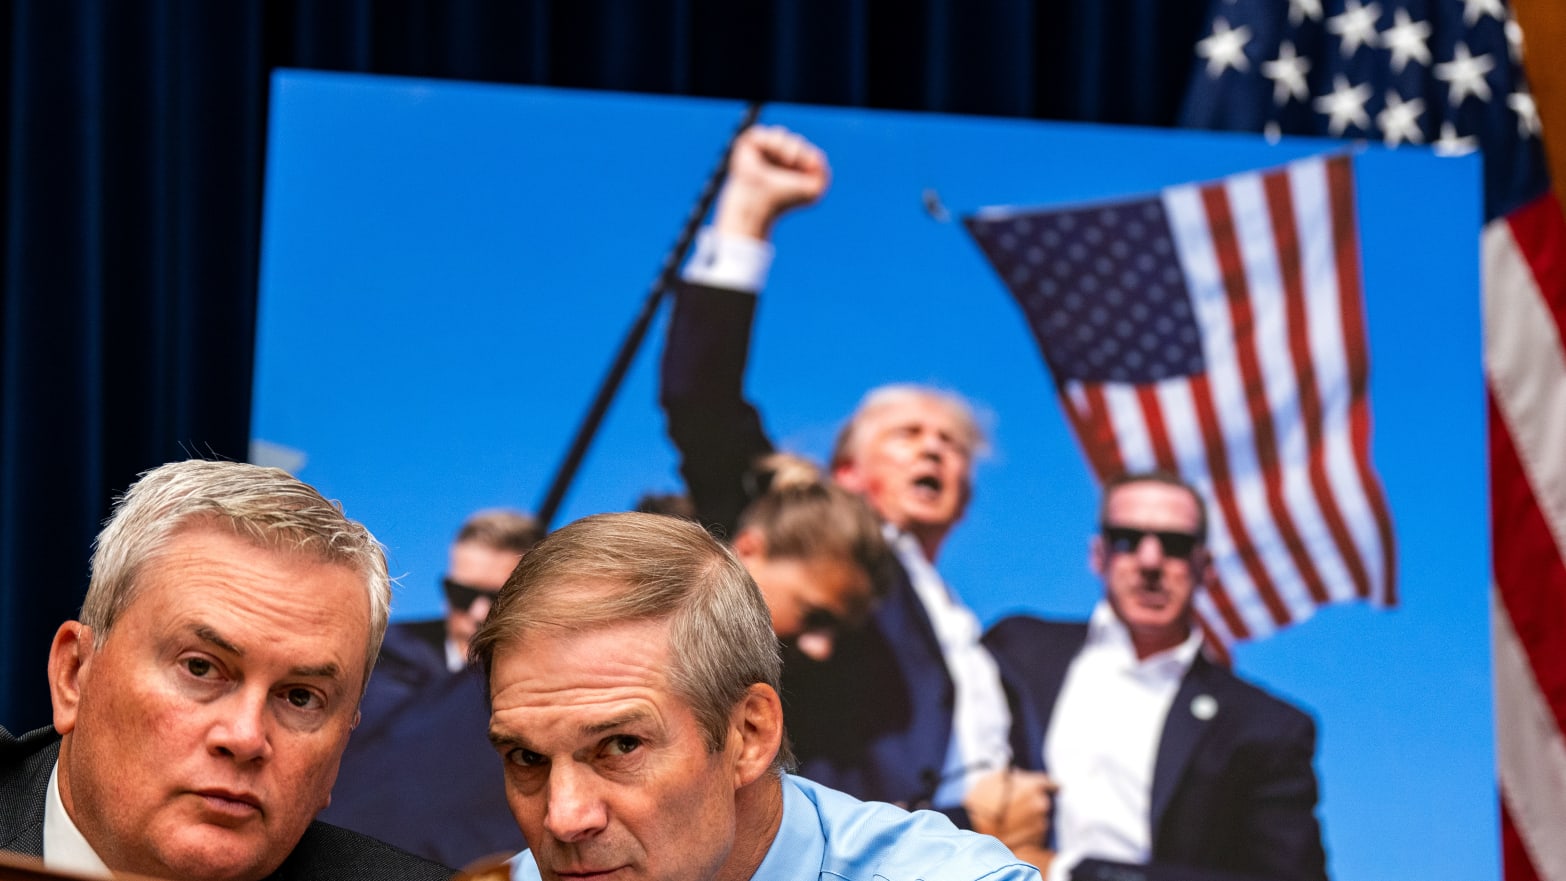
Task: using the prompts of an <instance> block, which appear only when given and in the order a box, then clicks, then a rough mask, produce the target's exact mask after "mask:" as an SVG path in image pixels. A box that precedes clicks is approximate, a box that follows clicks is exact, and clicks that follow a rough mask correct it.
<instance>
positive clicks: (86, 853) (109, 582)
mask: <svg viewBox="0 0 1566 881" xmlns="http://www.w3.org/2000/svg"><path fill="white" fill-rule="evenodd" d="M390 598H391V587H390V581H389V579H388V577H387V572H386V558H385V555H384V552H383V551H382V550H381V546H380V544H379V543H378V542H376V540H375V538H374V537H373V536H372V535H370V533H369V531H368V530H366V529H365V528H364V526H363V525H361V524H359V523H357V522H355V521H353V520H349V519H348V518H347V517H345V516H344V515H343V513H342V510H341V509H340V508H339V507H337V506H336V505H335V504H333V503H331V502H328V501H327V500H326V499H324V498H322V497H321V495H320V494H319V493H317V492H316V491H315V490H314V489H313V488H311V487H309V486H307V485H305V484H303V483H300V482H299V481H298V480H295V479H294V478H293V477H290V476H289V475H288V474H287V473H285V472H283V471H279V470H277V469H272V468H259V467H256V466H253V465H245V464H241V463H234V462H201V461H189V462H179V463H175V464H171V465H164V466H161V467H159V468H155V469H153V470H151V471H149V472H147V473H146V474H144V475H142V477H141V478H140V479H139V480H138V481H137V482H136V484H135V485H134V486H132V487H131V489H130V491H129V492H128V493H126V495H125V496H124V497H123V498H122V499H121V500H120V501H119V503H118V504H117V505H116V506H115V510H114V514H113V516H112V517H111V518H110V520H109V522H108V525H106V526H105V527H104V529H103V531H102V532H101V533H99V536H98V540H97V543H96V547H95V550H94V554H93V559H92V576H91V581H90V584H89V586H88V590H87V597H86V601H85V602H84V603H83V605H82V616H81V620H80V621H67V622H66V623H64V624H63V625H61V626H60V629H59V630H58V631H57V632H56V634H55V637H54V642H53V643H52V645H51V647H50V653H49V670H48V676H49V686H50V694H51V698H52V701H53V707H54V725H53V729H54V730H53V732H51V731H49V730H47V729H44V730H41V731H37V732H33V733H32V734H29V735H27V736H26V737H24V738H22V739H20V740H17V739H15V738H12V737H11V736H10V735H9V733H4V732H0V804H3V805H4V806H5V807H4V808H3V809H0V847H4V848H5V849H7V850H10V851H13V852H16V853H23V854H30V855H33V856H42V857H43V859H44V862H45V864H46V865H48V866H50V867H51V868H55V869H59V870H62V871H69V872H76V873H79V874H88V875H105V874H108V873H109V872H116V873H121V872H123V873H134V874H140V875H148V876H152V877H156V878H165V879H169V881H260V879H265V878H279V879H282V878H287V879H328V878H370V877H384V878H415V879H422V878H429V879H434V878H444V877H448V876H449V875H450V874H451V873H450V870H448V869H446V868H445V867H443V866H440V865H438V864H435V863H431V862H428V861H426V860H422V859H420V858H418V857H415V856H413V855H411V854H407V853H404V852H401V851H399V850H396V849H395V848H392V847H389V846H386V845H383V844H380V843H378V842H374V841H371V840H369V839H366V838H364V837H363V836H360V835H355V834H353V833H350V832H347V831H345V830H341V829H336V828H334V827H331V826H327V825H325V824H321V823H316V822H314V821H315V816H316V814H317V813H319V812H320V810H321V809H322V808H324V807H325V806H326V803H327V801H328V800H329V798H330V793H331V789H332V783H333V781H334V779H335V778H336V775H337V766H338V761H339V759H340V758H341V756H342V753H343V748H344V747H345V746H346V745H347V743H348V735H349V732H350V731H351V730H352V728H353V726H354V723H355V721H356V720H357V718H358V705H359V698H360V696H361V695H362V694H363V692H364V686H365V682H366V681H367V680H368V679H369V674H370V667H371V664H372V662H373V661H374V659H375V654H376V650H377V648H378V647H379V645H380V642H381V636H382V634H383V633H384V632H385V629H386V619H387V611H388V607H389V605H390Z"/></svg>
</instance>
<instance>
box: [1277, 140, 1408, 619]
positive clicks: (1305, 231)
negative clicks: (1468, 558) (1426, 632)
mask: <svg viewBox="0 0 1566 881" xmlns="http://www.w3.org/2000/svg"><path fill="white" fill-rule="evenodd" d="M1327 167H1328V166H1325V165H1324V166H1322V167H1321V168H1320V176H1319V177H1318V178H1316V180H1315V182H1314V183H1313V184H1312V185H1310V186H1297V187H1295V188H1294V202H1295V204H1296V205H1297V206H1298V213H1299V217H1300V218H1301V219H1302V220H1301V224H1300V228H1301V230H1302V233H1301V242H1302V245H1303V255H1304V256H1303V264H1302V267H1301V268H1302V271H1303V273H1304V276H1305V289H1306V291H1307V294H1306V309H1307V311H1308V312H1309V315H1310V317H1309V319H1308V323H1309V325H1310V328H1311V345H1312V348H1313V349H1314V350H1315V352H1316V356H1317V357H1316V363H1315V367H1316V369H1315V382H1316V385H1317V388H1319V389H1320V391H1321V401H1322V408H1323V409H1322V440H1323V447H1322V449H1321V451H1320V459H1321V467H1322V471H1323V472H1324V474H1325V477H1326V480H1327V482H1328V484H1329V485H1330V486H1331V487H1332V498H1334V499H1336V500H1337V504H1338V506H1339V510H1340V511H1341V512H1342V514H1343V517H1344V519H1345V520H1346V521H1347V522H1348V524H1349V532H1350V535H1351V536H1352V537H1353V541H1354V547H1355V551H1354V554H1353V559H1355V560H1356V561H1357V563H1358V564H1359V565H1360V566H1362V567H1363V568H1364V569H1365V570H1366V572H1367V575H1368V577H1369V586H1370V587H1369V592H1370V598H1371V599H1372V600H1375V601H1380V599H1381V597H1382V595H1383V590H1382V588H1381V584H1382V579H1383V578H1384V577H1385V575H1386V573H1385V569H1384V567H1383V563H1382V553H1381V550H1380V547H1379V544H1378V541H1379V540H1378V532H1377V527H1376V517H1375V514H1374V512H1373V510H1372V508H1371V504H1370V500H1369V496H1368V495H1367V493H1366V489H1365V487H1363V486H1361V485H1360V482H1359V470H1358V469H1357V468H1356V467H1355V465H1354V449H1353V438H1352V437H1351V434H1350V432H1351V423H1350V406H1351V404H1352V403H1353V401H1354V400H1355V398H1356V396H1358V395H1363V394H1364V390H1363V389H1362V388H1361V389H1357V390H1356V388H1355V387H1354V385H1353V382H1352V377H1351V376H1350V373H1349V369H1350V368H1349V363H1348V361H1349V344H1348V342H1347V339H1346V335H1347V333H1348V328H1347V327H1346V326H1345V323H1344V320H1343V312H1344V310H1345V309H1356V310H1358V309H1362V308H1363V306H1362V304H1360V303H1359V302H1358V301H1346V300H1345V297H1346V295H1347V294H1351V293H1353V292H1352V291H1348V292H1345V291H1343V290H1341V289H1340V288H1339V282H1338V278H1339V269H1338V261H1337V257H1336V253H1337V246H1338V245H1337V242H1338V239H1339V237H1340V236H1342V235H1352V234H1353V229H1352V227H1350V228H1347V229H1344V228H1341V225H1335V224H1334V220H1333V218H1334V217H1335V216H1336V215H1337V209H1335V208H1334V207H1333V200H1334V196H1335V194H1334V193H1333V192H1332V184H1331V179H1330V177H1329V176H1328V174H1327ZM1345 589H1347V590H1349V591H1350V592H1352V594H1353V595H1354V596H1360V595H1361V594H1360V591H1359V589H1358V588H1357V587H1356V586H1354V585H1348V586H1347V587H1346V588H1345Z"/></svg>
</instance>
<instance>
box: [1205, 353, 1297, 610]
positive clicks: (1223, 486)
mask: <svg viewBox="0 0 1566 881" xmlns="http://www.w3.org/2000/svg"><path fill="white" fill-rule="evenodd" d="M1191 400H1192V402H1193V403H1195V404H1196V419H1197V422H1198V423H1199V424H1200V425H1201V426H1202V439H1203V441H1204V442H1205V443H1206V446H1207V468H1208V471H1209V472H1210V473H1211V474H1212V486H1213V497H1214V498H1215V499H1216V500H1217V502H1218V509H1219V511H1218V513H1220V514H1221V515H1222V516H1223V521H1224V525H1225V527H1226V528H1227V529H1228V531H1229V533H1230V535H1232V536H1233V538H1234V544H1235V549H1236V550H1237V551H1238V552H1239V558H1240V562H1241V564H1242V565H1243V566H1244V567H1245V574H1246V575H1247V576H1248V577H1249V578H1250V581H1251V583H1252V584H1253V585H1254V586H1255V588H1256V598H1257V599H1259V600H1260V601H1261V603H1262V605H1263V606H1264V607H1265V609H1266V611H1267V619H1268V620H1267V622H1266V623H1265V624H1262V625H1261V627H1258V626H1257V621H1256V619H1255V618H1254V617H1252V616H1250V615H1247V616H1246V621H1247V622H1248V626H1247V627H1246V630H1248V631H1252V632H1255V631H1257V630H1264V632H1266V631H1268V630H1270V627H1268V625H1269V624H1270V625H1272V626H1281V625H1284V624H1287V623H1289V612H1288V609H1287V608H1285V607H1284V605H1283V600H1282V599H1280V598H1279V597H1278V591H1277V588H1276V587H1274V585H1273V583H1272V578H1271V576H1270V575H1269V574H1268V572H1267V567H1266V566H1264V565H1263V564H1262V561H1261V557H1260V555H1259V554H1258V553H1257V550H1256V542H1254V541H1252V540H1251V537H1250V534H1249V533H1250V530H1249V528H1248V526H1247V523H1246V520H1245V518H1244V517H1242V516H1241V515H1240V503H1239V499H1238V498H1237V497H1236V495H1235V493H1234V480H1233V478H1232V476H1231V475H1230V473H1229V452H1228V450H1227V449H1225V448H1224V439H1223V429H1222V428H1220V427H1219V425H1218V411H1217V408H1216V407H1215V406H1214V405H1213V396H1212V389H1211V387H1210V386H1209V384H1208V382H1207V378H1206V377H1205V376H1198V377H1194V378H1193V379H1192V380H1191Z"/></svg>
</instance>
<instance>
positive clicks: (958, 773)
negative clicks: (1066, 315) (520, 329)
mask: <svg viewBox="0 0 1566 881" xmlns="http://www.w3.org/2000/svg"><path fill="white" fill-rule="evenodd" d="M828 177H829V174H828V170H827V165H826V157H825V156H824V155H823V154H822V153H821V151H820V150H818V149H817V148H816V147H815V146H814V145H812V144H811V143H810V142H809V141H807V140H805V139H804V138H802V137H800V136H799V135H797V134H795V133H793V132H789V131H787V130H785V129H781V128H776V127H766V126H757V127H754V128H752V129H749V130H747V131H746V132H744V133H743V134H742V135H741V136H740V138H739V139H738V140H737V141H736V143H735V145H734V149H733V151H732V152H731V154H730V160H729V177H728V179H727V182H726V183H725V184H724V188H723V191H722V193H721V195H720V196H719V199H718V202H717V208H716V211H715V212H714V215H713V224H712V227H711V228H710V229H707V230H704V231H703V234H702V237H701V238H700V239H699V240H698V244H697V247H696V253H695V255H694V256H693V257H692V259H691V262H690V264H689V265H687V267H686V269H685V281H686V283H685V284H684V285H683V286H682V287H681V288H680V289H679V291H678V296H677V299H676V301H675V309H674V315H673V317H672V318H671V320H670V323H669V333H668V343H667V345H666V347H665V349H664V361H663V376H662V389H661V401H662V403H663V407H664V410H665V413H666V414H667V416H668V428H669V436H670V437H671V438H672V439H673V441H674V444H675V446H676V447H677V448H678V449H679V451H680V453H681V466H680V467H681V471H682V473H683V475H684V477H685V481H686V486H687V487H688V488H689V490H690V495H691V498H692V499H693V500H694V502H695V506H696V510H697V515H698V518H699V519H700V520H701V522H702V523H704V524H707V525H709V526H711V527H714V528H716V529H718V530H719V531H721V532H723V533H725V534H728V535H733V534H734V526H735V518H736V517H737V516H738V513H739V511H740V510H741V509H742V508H743V507H744V506H745V504H746V503H747V502H748V501H749V499H750V497H751V495H752V490H753V486H754V483H755V481H754V480H753V479H752V478H751V473H750V469H751V463H753V462H755V461H756V460H757V459H758V458H760V457H761V456H763V455H765V454H767V453H770V452H772V449H773V447H772V442H771V440H770V439H769V438H768V437H767V435H766V432H765V431H764V430H763V428H762V424H761V417H760V414H759V412H758V411H757V409H756V408H755V407H754V406H753V405H752V404H751V403H750V402H749V401H747V400H745V398H744V396H743V393H742V392H743V384H744V383H743V379H744V373H745V367H746V361H747V358H748V354H749V339H750V332H751V323H752V318H753V316H754V312H755V309H756V303H757V299H758V297H757V292H758V291H759V290H760V288H761V285H762V281H763V280H764V277H765V275H766V272H767V269H768V268H769V266H770V262H771V258H772V246H771V244H770V243H769V241H768V239H769V237H770V235H771V230H772V227H773V225H774V224H775V223H776V221H777V220H778V219H779V218H780V217H781V216H782V215H783V214H785V213H786V212H788V211H789V210H792V209H794V208H796V207H798V206H801V205H808V204H811V203H812V202H814V201H815V200H816V199H818V198H820V196H821V195H822V194H823V193H824V192H825V190H826V187H827V180H828ZM982 445H983V435H982V432H981V431H980V430H979V427H978V425H977V423H976V420H975V419H974V416H973V413H972V411H971V408H970V407H969V405H968V404H967V402H966V401H964V400H963V399H962V398H961V397H959V396H957V395H955V394H951V393H949V392H945V391H941V390H938V389H934V388H930V387H928V386H919V385H891V386H884V387H882V388H879V389H876V390H873V391H872V392H870V393H869V394H868V395H866V396H865V398H864V401H863V402H862V403H861V404H860V406H859V407H858V408H857V409H856V410H855V412H854V414H853V416H852V417H851V418H850V419H849V421H848V423H847V425H846V427H845V428H844V430H843V431H842V433H841V435H840V436H839V438H838V443H837V447H836V449H835V451H834V452H833V456H832V462H831V472H832V477H833V479H834V480H835V481H836V482H837V483H838V484H839V485H840V486H843V487H844V488H846V489H849V490H852V491H854V492H857V493H859V494H860V495H862V496H863V497H864V499H865V501H866V502H868V503H869V505H870V507H871V508H872V509H873V510H874V511H875V513H876V514H877V516H879V517H880V519H881V522H882V524H883V525H884V528H885V534H886V538H887V541H888V543H889V544H890V545H891V547H892V550H893V553H894V555H895V556H896V559H897V562H898V564H899V565H898V566H896V567H894V568H895V570H896V571H895V572H894V574H893V577H892V578H891V579H890V583H889V584H887V585H886V590H885V593H884V596H883V597H882V599H881V602H880V604H879V606H878V607H877V608H876V609H875V611H874V612H873V613H872V615H871V617H870V620H869V622H868V623H867V625H866V626H865V627H863V628H861V629H860V630H858V631H856V632H845V633H843V634H841V636H840V637H839V638H838V640H837V648H836V651H835V652H834V653H833V655H832V657H831V658H830V659H827V660H825V661H816V660H813V659H810V658H805V657H799V656H798V655H797V654H791V655H789V656H788V657H787V658H786V659H785V663H784V699H785V701H786V702H787V705H788V711H789V730H790V734H791V735H792V737H793V739H794V743H795V746H796V749H797V751H798V754H799V759H800V770H801V773H803V774H804V775H805V776H808V777H811V778H812V779H815V780H819V781H821V782H824V783H827V784H828V785H830V786H833V787H835V788H838V789H842V790H844V791H845V792H849V793H851V794H853V795H855V796H858V797H860V798H868V799H878V800H883V801H892V802H900V803H903V804H908V805H913V806H930V807H934V808H936V809H938V810H942V811H944V812H946V813H947V814H948V815H949V816H950V817H951V818H952V819H953V820H954V821H955V822H956V823H958V825H961V826H967V827H971V828H973V829H976V830H978V831H981V832H987V833H990V834H993V835H995V836H997V837H999V838H1001V840H1003V841H1005V842H1006V843H1007V844H1009V845H1011V846H1012V847H1013V848H1014V849H1015V850H1016V851H1017V853H1019V854H1026V855H1028V856H1029V858H1030V859H1039V860H1042V859H1044V858H1045V857H1044V855H1043V853H1042V850H1041V848H1042V846H1043V843H1044V832H1045V829H1046V826H1047V818H1048V812H1049V804H1050V802H1049V793H1050V791H1051V787H1052V784H1051V783H1050V781H1049V778H1048V777H1046V776H1045V775H1044V774H1042V773H1038V772H1015V771H1013V770H1012V769H1011V767H1010V765H1011V759H1012V756H1011V754H1010V749H1009V743H1010V731H1011V716H1010V711H1009V708H1008V705H1007V702H1006V696H1005V692H1004V690H1003V688H1002V685H1001V680H1000V676H999V673H998V671H997V669H996V666H995V662H994V660H993V658H991V657H990V655H989V653H988V652H987V651H986V650H985V648H984V646H983V645H981V644H980V642H979V637H980V635H981V627H980V623H979V621H978V619H977V617H976V616H975V615H974V613H973V611H972V610H971V609H969V607H968V606H967V604H966V603H964V602H963V600H962V597H961V596H960V594H959V593H958V592H956V591H955V590H953V589H952V588H951V586H949V585H948V584H946V582H945V580H944V579H943V578H942V577H941V575H940V573H939V572H938V571H937V569H936V566H935V563H936V558H937V555H938V554H939V552H940V549H941V547H942V545H943V544H944V543H945V541H946V538H947V536H948V535H949V534H950V533H951V531H952V529H953V528H955V527H956V525H957V523H958V521H960V520H961V519H962V517H963V514H964V512H965V511H966V509H967V505H968V500H969V498H970V497H971V495H972V480H973V463H974V458H975V456H976V455H978V453H979V452H980V450H981V448H982Z"/></svg>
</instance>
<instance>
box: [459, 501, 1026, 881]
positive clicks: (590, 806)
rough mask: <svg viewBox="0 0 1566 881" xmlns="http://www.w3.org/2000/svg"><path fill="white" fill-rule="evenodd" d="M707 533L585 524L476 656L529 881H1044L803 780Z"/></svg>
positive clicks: (528, 577)
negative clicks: (794, 770) (525, 847)
mask: <svg viewBox="0 0 1566 881" xmlns="http://www.w3.org/2000/svg"><path fill="white" fill-rule="evenodd" d="M769 622H770V619H769V616H768V614H767V608H766V605H765V603H764V602H763V601H762V598H761V595H760V593H759V592H758V591H757V590H756V587H755V584H754V582H752V581H751V579H750V576H749V575H747V574H746V572H745V569H744V567H743V566H741V565H740V563H739V562H738V560H736V559H735V558H734V557H733V555H732V554H731V553H730V552H729V551H728V550H727V549H725V548H724V547H723V546H722V545H720V544H719V543H718V542H717V541H715V540H714V539H713V538H712V537H711V536H709V535H708V534H707V533H706V532H705V531H704V530H703V529H701V527H699V526H697V525H696V524H694V523H690V522H687V521H683V520H678V519H675V518H670V517H660V516H657V515H648V514H605V515H598V516H594V517H588V518H585V519H583V520H579V521H577V522H575V523H573V524H571V525H569V526H567V527H565V528H563V529H561V530H559V531H558V532H556V533H555V534H554V535H552V536H550V537H549V538H548V539H546V540H545V541H544V542H543V543H542V544H540V545H538V547H536V548H535V549H534V550H533V551H531V552H530V553H529V554H528V555H527V556H526V557H524V558H523V560H522V563H521V564H520V565H518V567H517V569H516V571H514V572H513V573H512V575H511V578H510V579H509V580H508V581H507V582H506V585H505V587H504V588H503V589H502V590H501V592H500V595H499V596H498V597H497V599H496V602H495V606H494V609H493V611H492V612H491V613H490V617H489V620H488V621H487V622H486V623H485V625H484V627H483V628H482V629H481V630H480V631H479V633H478V635H477V636H475V637H474V640H473V654H474V657H475V658H477V659H478V661H479V662H480V664H481V665H482V667H483V670H484V673H485V676H486V678H487V681H488V686H489V694H490V699H491V704H492V713H491V716H490V726H489V735H490V740H491V741H492V742H493V743H494V744H495V748H496V750H497V751H498V752H499V753H500V756H501V759H502V763H503V765H504V768H505V772H504V773H505V784H506V797H507V801H508V802H509V803H510V806H511V811H512V814H513V815H515V817H516V819H517V823H518V825H520V826H521V829H522V833H523V835H524V837H526V839H527V840H528V842H529V843H530V845H531V847H532V849H531V850H530V851H528V852H525V853H524V854H522V855H520V856H519V857H518V858H517V859H516V861H515V862H514V864H513V869H512V877H513V878H515V879H527V881H532V879H541V881H610V879H613V881H630V879H645V881H750V879H757V881H807V879H815V878H829V877H830V878H834V879H837V878H841V879H849V881H855V879H864V881H870V879H871V878H882V879H887V881H900V879H910V881H912V879H916V878H917V879H925V881H977V879H994V881H1037V879H1038V877H1039V876H1038V872H1037V870H1036V869H1035V868H1034V867H1033V866H1031V865H1029V864H1027V863H1024V862H1021V861H1019V860H1018V859H1017V858H1015V857H1014V856H1013V855H1012V853H1011V851H1010V850H1008V849H1007V848H1006V847H1005V846H1004V845H1003V844H1001V843H1000V842H999V841H997V840H995V839H993V838H989V837H987V836H982V835H978V834H976V833H972V832H965V831H962V830H959V829H957V828H956V827H955V826H953V825H952V824H951V823H950V822H949V821H948V820H947V819H946V818H945V817H943V816H940V815H938V814H933V813H929V812H918V813H912V814H910V813H908V812H906V811H903V810H901V809H899V808H895V807H893V806H891V805H886V804H878V803H872V802H861V801H858V800H857V799H854V798H852V797H850V796H847V795H844V794H842V793H839V792H836V791H834V790H831V789H828V788H826V787H823V786H820V785H818V784H815V783H812V782H810V781H808V780H805V779H803V778H798V777H793V776H789V775H788V774H786V773H785V768H786V767H787V765H788V764H789V763H790V761H791V756H790V755H789V750H788V746H787V743H786V737H785V735H784V731H783V710H782V702H781V700H780V698H779V697H778V677H779V660H778V645H777V640H776V638H775V637H774V636H773V635H772V631H771V627H770V623H769Z"/></svg>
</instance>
